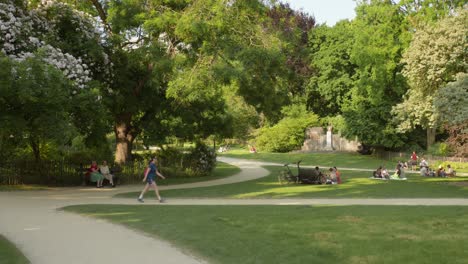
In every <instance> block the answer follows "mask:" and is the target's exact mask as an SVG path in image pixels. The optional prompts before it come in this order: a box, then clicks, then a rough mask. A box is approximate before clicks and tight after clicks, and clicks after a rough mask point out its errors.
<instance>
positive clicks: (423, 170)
mask: <svg viewBox="0 0 468 264" xmlns="http://www.w3.org/2000/svg"><path fill="white" fill-rule="evenodd" d="M419 172H420V174H421V176H424V177H455V176H456V171H454V170H453V168H452V166H450V164H448V165H447V170H445V168H444V166H442V165H439V167H438V168H437V170H432V169H431V168H429V164H428V162H427V161H426V160H425V159H424V158H423V159H422V161H421V163H420V164H419Z"/></svg>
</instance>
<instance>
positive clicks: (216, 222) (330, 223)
mask: <svg viewBox="0 0 468 264" xmlns="http://www.w3.org/2000/svg"><path fill="white" fill-rule="evenodd" d="M65 210H70V211H74V212H78V213H81V214H85V215H89V213H94V212H97V211H102V213H103V214H102V215H101V216H99V218H103V219H107V220H110V221H112V222H115V223H120V224H123V225H125V226H128V227H130V228H132V229H137V230H141V231H143V232H146V233H148V234H150V235H156V236H158V237H161V238H163V239H166V240H168V241H170V242H171V243H173V244H174V245H175V246H177V247H179V248H182V249H183V250H184V251H188V252H193V253H194V254H195V255H196V256H199V257H202V258H203V259H206V260H207V261H208V262H209V263H223V264H224V263H226V264H230V263H233V264H234V263H236V264H237V263H247V264H249V263H255V264H257V263H260V264H262V263H288V264H300V263H389V264H393V263H398V264H399V263H412V264H413V263H415V264H420V263H421V264H422V263H447V264H449V263H463V261H464V260H466V259H468V253H466V250H464V247H465V245H466V243H467V242H468V230H467V229H466V228H464V227H466V226H467V225H468V207H463V206H430V207H429V206H294V205H290V206H154V207H151V210H148V206H124V205H82V206H72V207H68V208H66V209H65ZM116 212H117V213H116ZM118 212H125V213H127V212H131V213H132V214H131V217H128V215H126V214H119V213H118ZM133 219H139V221H133Z"/></svg>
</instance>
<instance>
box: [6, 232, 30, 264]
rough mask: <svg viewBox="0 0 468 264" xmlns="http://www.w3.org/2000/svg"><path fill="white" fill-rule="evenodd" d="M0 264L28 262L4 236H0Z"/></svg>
mask: <svg viewBox="0 0 468 264" xmlns="http://www.w3.org/2000/svg"><path fill="white" fill-rule="evenodd" d="M0 263H5V264H10V263H11V264H13V263H14V264H22V263H30V262H29V260H28V259H27V258H26V257H25V256H24V255H23V253H21V251H19V250H18V248H16V247H15V245H13V244H12V243H11V242H10V241H8V240H7V239H6V238H5V237H4V236H2V235H0Z"/></svg>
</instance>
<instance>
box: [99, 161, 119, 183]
mask: <svg viewBox="0 0 468 264" xmlns="http://www.w3.org/2000/svg"><path fill="white" fill-rule="evenodd" d="M99 171H100V172H101V174H102V176H104V178H106V179H107V180H108V181H109V183H110V185H111V186H112V187H115V185H114V175H112V174H111V173H110V169H109V166H107V161H105V160H104V161H103V162H102V165H101V166H99Z"/></svg>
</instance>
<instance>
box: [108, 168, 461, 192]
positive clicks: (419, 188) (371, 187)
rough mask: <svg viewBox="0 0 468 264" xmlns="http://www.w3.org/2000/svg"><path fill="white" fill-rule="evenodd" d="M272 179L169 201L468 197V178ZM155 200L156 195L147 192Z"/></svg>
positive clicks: (353, 175)
mask: <svg viewBox="0 0 468 264" xmlns="http://www.w3.org/2000/svg"><path fill="white" fill-rule="evenodd" d="M266 168H267V169H268V170H269V171H270V172H271V173H270V175H269V176H267V177H264V178H261V179H257V180H252V181H247V182H241V183H233V184H226V185H219V186H210V187H202V188H193V189H176V190H164V191H162V192H161V195H162V196H163V197H166V198H171V197H180V198H189V197H190V198H466V197H468V177H456V178H426V177H421V176H419V175H418V174H406V176H407V177H408V180H407V181H383V180H373V179H369V176H370V175H371V172H360V171H341V173H342V176H341V178H342V180H343V184H339V185H308V184H289V185H281V184H280V183H279V182H278V178H277V175H278V172H279V171H280V170H281V169H282V168H281V167H275V166H268V167H266ZM137 196H138V193H137V192H132V193H121V194H117V195H116V197H124V198H134V197H137ZM147 196H148V197H154V193H152V192H149V193H147Z"/></svg>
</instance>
